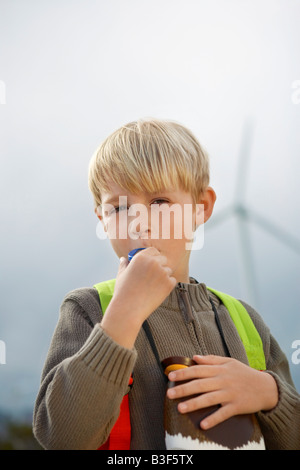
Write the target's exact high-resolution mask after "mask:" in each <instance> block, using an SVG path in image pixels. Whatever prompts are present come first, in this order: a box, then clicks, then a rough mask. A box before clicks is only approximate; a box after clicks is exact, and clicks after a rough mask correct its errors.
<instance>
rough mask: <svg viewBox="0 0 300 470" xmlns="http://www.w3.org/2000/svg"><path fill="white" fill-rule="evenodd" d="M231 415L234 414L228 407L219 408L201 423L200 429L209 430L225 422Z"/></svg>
mask: <svg viewBox="0 0 300 470" xmlns="http://www.w3.org/2000/svg"><path fill="white" fill-rule="evenodd" d="M233 415H234V413H233V412H232V410H231V407H230V405H224V406H220V408H219V409H218V410H217V411H215V412H214V413H212V414H211V415H209V416H207V417H206V418H204V419H203V420H202V421H201V423H200V427H201V428H202V429H204V430H206V429H210V428H212V427H214V426H216V425H217V424H220V423H222V422H223V421H226V419H228V418H231V417H232V416H233Z"/></svg>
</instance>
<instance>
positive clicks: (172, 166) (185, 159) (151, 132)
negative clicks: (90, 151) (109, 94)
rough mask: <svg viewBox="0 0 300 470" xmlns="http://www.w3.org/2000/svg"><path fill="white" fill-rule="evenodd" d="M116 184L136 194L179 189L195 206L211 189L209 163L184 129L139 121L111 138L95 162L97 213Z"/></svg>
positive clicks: (91, 174)
mask: <svg viewBox="0 0 300 470" xmlns="http://www.w3.org/2000/svg"><path fill="white" fill-rule="evenodd" d="M111 181H112V182H114V183H117V184H118V185H119V186H121V187H122V188H124V189H126V190H127V191H129V192H131V193H133V194H138V193H143V192H147V193H154V192H160V191H161V190H163V189H167V190H170V189H176V188H178V189H179V188H180V189H182V190H184V191H187V192H189V193H190V194H191V195H192V198H193V202H194V203H196V201H197V200H198V198H199V196H201V194H203V192H204V190H205V189H206V187H207V186H208V184H209V159H208V155H207V153H206V152H205V151H204V150H203V148H202V147H201V145H200V143H199V142H198V140H197V139H196V138H195V136H194V135H193V134H192V132H191V131H190V130H189V129H187V128H186V127H184V126H182V125H181V124H179V123H177V122H174V121H165V120H158V119H152V118H151V119H139V120H138V121H134V122H130V123H128V124H126V125H125V126H122V127H121V128H120V129H118V130H117V131H115V132H113V133H112V134H111V135H110V136H109V137H107V138H106V139H105V140H104V142H103V143H102V144H101V145H100V147H99V148H98V149H97V150H96V152H95V153H94V155H93V157H92V159H91V161H90V164H89V171H88V183H89V188H90V191H91V192H92V194H93V197H94V204H95V208H97V207H98V206H99V205H101V192H103V191H104V192H109V189H110V182H111Z"/></svg>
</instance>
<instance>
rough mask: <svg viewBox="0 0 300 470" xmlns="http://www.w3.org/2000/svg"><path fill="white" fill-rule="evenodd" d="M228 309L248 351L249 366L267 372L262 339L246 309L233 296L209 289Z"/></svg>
mask: <svg viewBox="0 0 300 470" xmlns="http://www.w3.org/2000/svg"><path fill="white" fill-rule="evenodd" d="M207 289H208V290H209V291H210V292H212V293H213V294H215V295H216V296H217V297H218V298H219V299H220V300H221V302H222V303H223V304H224V305H225V307H226V308H227V310H228V312H229V315H230V317H231V319H232V321H233V323H234V324H235V327H236V329H237V331H238V333H239V335H240V338H241V340H242V342H243V345H244V347H245V350H246V354H247V358H248V361H249V365H250V366H251V367H253V368H254V369H258V370H266V359H265V354H264V350H263V344H262V340H261V337H260V335H259V333H258V331H257V329H256V328H255V326H254V323H253V321H252V320H251V317H250V315H249V313H248V312H247V310H246V309H245V307H244V306H243V305H242V304H241V302H239V301H238V300H237V299H235V298H234V297H231V295H228V294H224V293H223V292H219V291H217V290H215V289H211V288H210V287H207Z"/></svg>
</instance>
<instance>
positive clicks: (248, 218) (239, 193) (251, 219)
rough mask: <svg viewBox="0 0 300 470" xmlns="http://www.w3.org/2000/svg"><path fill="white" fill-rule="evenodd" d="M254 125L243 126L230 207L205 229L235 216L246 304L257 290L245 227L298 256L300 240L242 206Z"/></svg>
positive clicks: (252, 300) (255, 300)
mask: <svg viewBox="0 0 300 470" xmlns="http://www.w3.org/2000/svg"><path fill="white" fill-rule="evenodd" d="M253 133H254V123H253V120H251V119H247V120H246V122H245V124H244V129H243V133H242V139H241V145H240V150H239V159H238V171H237V181H236V187H235V195H234V201H233V204H231V205H230V206H228V207H227V208H225V209H223V210H222V211H220V212H219V213H217V214H215V215H214V216H213V217H212V218H211V219H210V220H209V221H208V223H207V227H206V228H207V229H214V228H216V227H218V226H220V225H221V224H222V223H223V222H225V221H227V220H228V218H229V217H235V219H236V223H237V231H238V237H239V241H240V253H241V259H242V266H243V277H244V283H245V286H246V289H247V293H248V299H249V303H251V304H252V305H253V306H257V304H258V289H257V285H256V276H255V265H254V257H253V250H252V245H251V237H250V233H249V225H250V224H255V225H257V226H258V227H259V228H260V229H262V230H264V231H265V232H267V233H268V234H270V235H271V236H272V237H274V238H276V239H277V240H279V241H280V242H281V243H283V244H284V245H286V246H287V247H289V248H290V249H291V250H293V251H294V252H296V253H297V254H298V255H300V240H298V239H297V238H295V237H293V236H292V235H290V234H289V233H288V232H287V231H285V230H284V229H283V228H282V227H281V226H279V225H277V224H275V223H274V222H272V221H271V220H268V219H266V217H265V216H262V215H260V214H259V213H258V212H256V211H254V210H252V209H250V208H249V207H247V205H246V187H247V177H248V174H247V170H248V168H249V163H250V154H251V145H252V142H253Z"/></svg>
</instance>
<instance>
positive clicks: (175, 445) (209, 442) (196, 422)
mask: <svg viewBox="0 0 300 470" xmlns="http://www.w3.org/2000/svg"><path fill="white" fill-rule="evenodd" d="M195 364H196V363H195V362H194V361H193V360H192V359H190V358H188V357H182V356H172V357H168V358H166V359H164V360H163V361H162V366H163V368H164V371H165V374H166V375H168V374H169V373H170V372H171V370H177V369H179V368H184V367H191V366H193V365H195ZM181 383H185V382H183V381H182V382H171V381H168V388H171V387H174V386H176V385H179V384H181ZM194 396H196V395H194ZM188 398H192V396H190V397H186V399H188ZM181 401H184V400H183V399H173V400H172V399H169V398H168V397H167V395H166V397H165V407H164V427H165V441H166V448H167V450H181V449H182V450H184V449H189V450H214V449H216V450H217V449H220V450H221V449H225V450H226V449H228V450H265V443H264V439H263V436H262V433H261V430H260V427H259V424H258V422H257V419H256V417H255V415H252V414H250V415H249V414H248V415H239V416H233V417H232V418H229V419H227V420H226V421H224V422H223V423H220V424H218V425H216V426H214V427H213V428H211V429H208V430H206V431H204V430H202V429H201V428H200V422H201V421H202V420H203V419H204V418H205V417H206V416H208V415H210V414H211V413H213V412H214V411H216V410H217V409H218V408H219V405H217V406H211V407H208V408H202V409H200V410H196V411H193V412H191V413H184V414H181V413H179V411H178V409H177V406H178V404H179V403H180V402H181Z"/></svg>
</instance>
